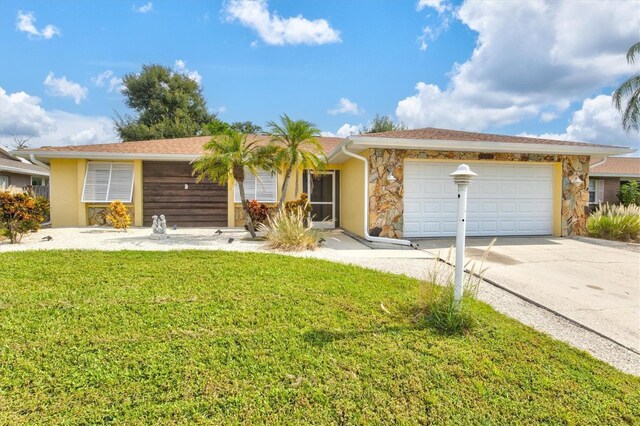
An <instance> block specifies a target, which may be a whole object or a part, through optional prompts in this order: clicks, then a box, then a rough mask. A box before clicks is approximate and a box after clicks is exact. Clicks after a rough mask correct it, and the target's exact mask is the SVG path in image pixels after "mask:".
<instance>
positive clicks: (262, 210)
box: [244, 200, 269, 229]
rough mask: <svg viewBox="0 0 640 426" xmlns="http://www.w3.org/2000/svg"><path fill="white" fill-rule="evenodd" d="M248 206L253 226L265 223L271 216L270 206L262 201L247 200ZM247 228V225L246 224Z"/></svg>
mask: <svg viewBox="0 0 640 426" xmlns="http://www.w3.org/2000/svg"><path fill="white" fill-rule="evenodd" d="M247 208H248V209H249V216H251V221H252V222H253V226H254V227H256V228H257V226H258V224H260V223H262V224H264V223H265V222H266V220H267V217H268V216H269V206H267V205H266V204H264V203H260V202H258V201H256V200H247ZM244 227H245V229H247V228H248V227H247V225H245V226H244Z"/></svg>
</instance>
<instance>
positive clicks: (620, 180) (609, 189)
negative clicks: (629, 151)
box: [589, 157, 640, 207]
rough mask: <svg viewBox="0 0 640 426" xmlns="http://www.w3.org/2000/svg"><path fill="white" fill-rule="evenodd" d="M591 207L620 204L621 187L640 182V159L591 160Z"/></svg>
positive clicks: (607, 158) (609, 158)
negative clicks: (603, 204)
mask: <svg viewBox="0 0 640 426" xmlns="http://www.w3.org/2000/svg"><path fill="white" fill-rule="evenodd" d="M589 175H590V179H589V205H590V206H592V207H593V206H597V205H598V204H600V203H619V202H620V200H619V199H618V192H619V191H620V185H622V184H624V183H627V182H629V181H631V180H635V181H640V158H639V157H605V158H604V159H595V160H591V165H590V167H589Z"/></svg>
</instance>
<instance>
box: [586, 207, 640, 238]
mask: <svg viewBox="0 0 640 426" xmlns="http://www.w3.org/2000/svg"><path fill="white" fill-rule="evenodd" d="M587 231H588V232H589V235H590V236H592V237H596V238H603V239H606V240H616V241H627V242H640V206H637V205H635V204H630V205H628V206H624V205H616V204H609V203H607V204H601V205H599V206H598V208H597V209H596V211H594V212H593V213H591V215H590V216H589V219H588V220H587Z"/></svg>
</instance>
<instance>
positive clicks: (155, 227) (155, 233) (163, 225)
mask: <svg viewBox="0 0 640 426" xmlns="http://www.w3.org/2000/svg"><path fill="white" fill-rule="evenodd" d="M151 218H152V219H153V222H152V224H151V231H152V234H151V238H152V239H154V240H162V239H165V238H167V220H166V219H165V218H164V215H163V214H161V215H160V217H159V218H158V215H153V216H152V217H151Z"/></svg>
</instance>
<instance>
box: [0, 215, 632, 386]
mask: <svg viewBox="0 0 640 426" xmlns="http://www.w3.org/2000/svg"><path fill="white" fill-rule="evenodd" d="M215 231H216V230H215V229H210V228H183V229H178V230H176V231H174V230H171V229H169V230H167V235H168V238H167V239H164V240H154V239H151V238H150V234H151V231H150V229H148V228H131V229H129V230H128V231H127V232H122V231H115V230H112V229H109V228H98V227H95V228H54V229H43V230H40V231H39V232H38V233H36V234H31V235H28V236H26V237H25V238H24V239H23V241H22V243H21V244H17V245H11V244H8V242H7V241H3V242H0V253H4V252H12V251H28V250H55V249H80V250H159V251H168V250H194V249H195V250H225V251H245V252H246V251H252V252H265V253H266V252H271V250H268V249H266V248H265V246H264V242H263V241H259V240H258V241H256V240H250V239H248V238H247V237H248V234H247V233H246V232H245V231H244V230H242V229H229V228H224V229H222V233H220V234H218V235H216V234H215ZM44 237H51V239H50V240H43V238H44ZM325 238H326V242H325V243H323V246H322V247H320V248H318V249H317V250H314V251H306V252H300V253H283V254H287V255H292V256H297V257H313V258H321V259H327V260H332V261H336V262H342V263H348V264H353V265H358V266H363V267H366V268H372V269H376V270H380V271H384V272H391V273H396V274H404V275H407V276H410V277H414V278H418V279H424V278H426V273H427V271H428V270H429V269H430V268H431V266H432V265H433V262H434V261H435V259H434V256H433V255H432V254H431V253H428V252H426V251H422V250H412V249H406V248H404V249H400V248H389V247H388V245H386V246H385V248H383V249H372V248H370V247H367V246H365V245H363V244H361V243H360V242H358V241H356V240H354V239H353V238H351V237H349V236H347V235H345V234H343V233H342V232H340V231H332V232H328V233H327V236H326V237H325ZM229 241H231V242H229ZM478 297H479V299H480V300H482V301H484V302H487V303H488V304H490V305H491V306H492V307H493V308H494V309H496V310H497V311H499V312H501V313H503V314H505V315H508V316H510V317H512V318H515V319H516V320H518V321H520V322H522V323H523V324H526V325H529V326H531V327H533V328H535V329H537V330H539V331H542V332H544V333H546V334H548V335H550V336H552V337H554V338H556V339H558V340H561V341H563V342H566V343H568V344H570V345H572V346H574V347H576V348H579V349H582V350H584V351H586V352H588V353H590V354H591V355H593V356H594V357H595V358H598V359H600V360H602V361H605V362H607V363H609V364H611V365H613V366H614V367H616V368H618V369H620V370H622V371H624V372H627V373H631V374H635V375H638V376H640V355H638V354H637V353H635V352H633V351H630V350H628V349H625V348H624V347H622V346H619V345H617V344H615V343H613V342H611V341H610V340H608V339H605V338H603V337H601V336H599V335H597V334H595V333H593V332H591V331H588V330H586V329H584V328H582V327H579V326H577V325H575V324H574V323H572V322H571V321H568V320H566V319H564V318H562V317H560V316H558V315H555V314H553V313H552V312H549V311H548V310H546V309H543V308H540V307H537V306H535V305H533V304H531V303H529V302H527V301H525V300H523V299H521V298H519V297H517V296H515V295H513V294H511V293H509V292H507V291H504V290H502V289H499V288H497V287H494V286H492V285H490V284H488V283H482V285H481V286H480V291H479V296H478Z"/></svg>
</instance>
